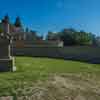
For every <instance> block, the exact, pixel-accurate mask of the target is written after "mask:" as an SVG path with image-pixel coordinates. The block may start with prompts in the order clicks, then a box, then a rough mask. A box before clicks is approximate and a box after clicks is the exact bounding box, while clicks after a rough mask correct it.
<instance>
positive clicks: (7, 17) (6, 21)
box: [2, 14, 10, 23]
mask: <svg viewBox="0 0 100 100" xmlns="http://www.w3.org/2000/svg"><path fill="white" fill-rule="evenodd" d="M2 22H4V23H10V18H9V16H8V14H7V15H5V16H4V19H3V20H2Z"/></svg>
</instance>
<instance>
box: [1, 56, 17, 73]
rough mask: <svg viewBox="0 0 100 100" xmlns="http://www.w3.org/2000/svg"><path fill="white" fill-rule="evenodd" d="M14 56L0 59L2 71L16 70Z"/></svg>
mask: <svg viewBox="0 0 100 100" xmlns="http://www.w3.org/2000/svg"><path fill="white" fill-rule="evenodd" d="M15 70H16V67H15V66H14V58H12V57H10V58H8V59H0V72H8V71H15Z"/></svg>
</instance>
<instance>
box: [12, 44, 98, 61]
mask: <svg viewBox="0 0 100 100" xmlns="http://www.w3.org/2000/svg"><path fill="white" fill-rule="evenodd" d="M13 55H15V56H34V57H50V58H63V59H71V60H80V61H88V62H92V63H100V48H99V47H89V46H73V47H72V46H71V47H62V48H58V47H24V48H13Z"/></svg>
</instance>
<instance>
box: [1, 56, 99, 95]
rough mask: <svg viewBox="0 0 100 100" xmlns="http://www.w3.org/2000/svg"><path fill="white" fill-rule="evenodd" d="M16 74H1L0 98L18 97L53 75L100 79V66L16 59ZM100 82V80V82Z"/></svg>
mask: <svg viewBox="0 0 100 100" xmlns="http://www.w3.org/2000/svg"><path fill="white" fill-rule="evenodd" d="M15 61H16V67H17V71H16V72H7V73H0V96H7V95H8V96H9V95H12V96H16V95H19V96H20V95H24V94H25V93H23V94H21V90H23V89H25V88H27V90H26V91H28V87H32V86H34V83H37V82H38V81H39V80H41V81H43V82H44V83H45V81H46V80H47V79H48V78H49V76H52V75H53V74H56V75H60V74H68V73H72V74H83V75H86V76H87V75H88V74H89V75H91V76H92V75H94V76H95V77H96V78H98V79H99V77H100V64H98V65H96V64H87V63H82V62H76V61H65V60H59V59H49V58H32V57H16V59H15ZM99 81H100V80H99Z"/></svg>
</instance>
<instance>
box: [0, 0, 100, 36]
mask: <svg viewBox="0 0 100 100" xmlns="http://www.w3.org/2000/svg"><path fill="white" fill-rule="evenodd" d="M5 14H8V15H9V16H10V19H11V21H12V22H14V21H15V18H16V16H20V18H21V20H22V23H23V25H24V26H25V27H29V28H31V29H33V30H36V31H37V32H38V33H39V34H40V35H46V34H47V32H48V31H53V32H57V31H61V30H62V29H64V28H75V29H76V30H84V31H87V32H92V33H94V34H96V35H100V0H0V19H2V17H3V16H4V15H5Z"/></svg>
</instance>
